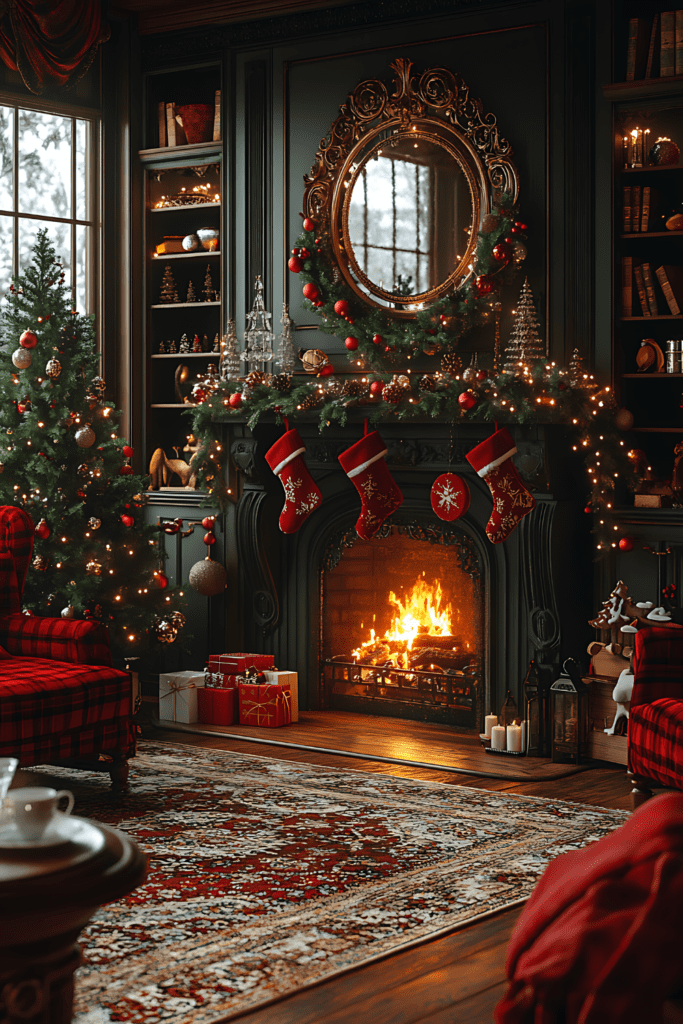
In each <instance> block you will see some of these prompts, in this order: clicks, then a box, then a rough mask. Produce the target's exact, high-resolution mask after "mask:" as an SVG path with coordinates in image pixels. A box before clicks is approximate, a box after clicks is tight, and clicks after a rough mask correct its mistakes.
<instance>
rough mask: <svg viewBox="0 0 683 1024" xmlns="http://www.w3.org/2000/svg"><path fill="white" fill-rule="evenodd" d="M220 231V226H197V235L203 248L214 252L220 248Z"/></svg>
mask: <svg viewBox="0 0 683 1024" xmlns="http://www.w3.org/2000/svg"><path fill="white" fill-rule="evenodd" d="M219 236H220V232H219V230H218V228H197V237H198V239H199V241H200V242H201V244H202V249H207V250H208V251H209V252H213V251H215V250H216V249H217V248H218V239H219Z"/></svg>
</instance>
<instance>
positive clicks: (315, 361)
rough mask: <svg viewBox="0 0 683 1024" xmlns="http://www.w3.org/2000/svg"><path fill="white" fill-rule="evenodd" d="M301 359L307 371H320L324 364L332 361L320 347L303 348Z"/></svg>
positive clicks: (300, 353) (300, 354)
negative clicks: (305, 349)
mask: <svg viewBox="0 0 683 1024" xmlns="http://www.w3.org/2000/svg"><path fill="white" fill-rule="evenodd" d="M299 359H300V360H301V362H302V365H303V368H304V370H305V371H306V373H320V371H321V370H322V368H323V366H327V364H328V363H329V361H330V360H329V359H328V357H327V355H326V354H325V352H323V351H322V349H320V348H309V349H308V350H307V351H304V350H303V349H301V351H300V352H299Z"/></svg>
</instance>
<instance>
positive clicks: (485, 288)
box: [474, 274, 496, 295]
mask: <svg viewBox="0 0 683 1024" xmlns="http://www.w3.org/2000/svg"><path fill="white" fill-rule="evenodd" d="M495 287H496V281H495V278H493V277H491V275H490V274H479V276H478V277H475V279H474V289H475V291H476V293H477V295H490V294H491V292H492V291H493V290H494V288H495Z"/></svg>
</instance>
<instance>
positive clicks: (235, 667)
mask: <svg viewBox="0 0 683 1024" xmlns="http://www.w3.org/2000/svg"><path fill="white" fill-rule="evenodd" d="M248 668H257V669H258V670H259V671H260V672H263V671H264V670H265V669H267V668H269V669H272V668H275V658H274V657H273V655H272V654H210V655H209V672H211V673H212V674H214V673H220V674H221V675H225V676H230V675H242V674H243V673H244V672H246V671H247V669H248Z"/></svg>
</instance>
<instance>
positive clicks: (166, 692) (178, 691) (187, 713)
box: [159, 671, 204, 725]
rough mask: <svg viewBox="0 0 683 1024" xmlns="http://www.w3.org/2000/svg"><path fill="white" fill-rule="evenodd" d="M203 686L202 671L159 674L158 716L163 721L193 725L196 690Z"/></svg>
mask: <svg viewBox="0 0 683 1024" xmlns="http://www.w3.org/2000/svg"><path fill="white" fill-rule="evenodd" d="M202 686H204V673H203V672H194V671H187V672H165V673H163V674H162V675H160V676H159V718H161V719H162V720H163V721H165V722H183V723H184V724H185V725H193V724H194V723H195V722H197V721H198V720H199V716H198V714H197V690H198V689H199V688H200V687H202Z"/></svg>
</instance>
